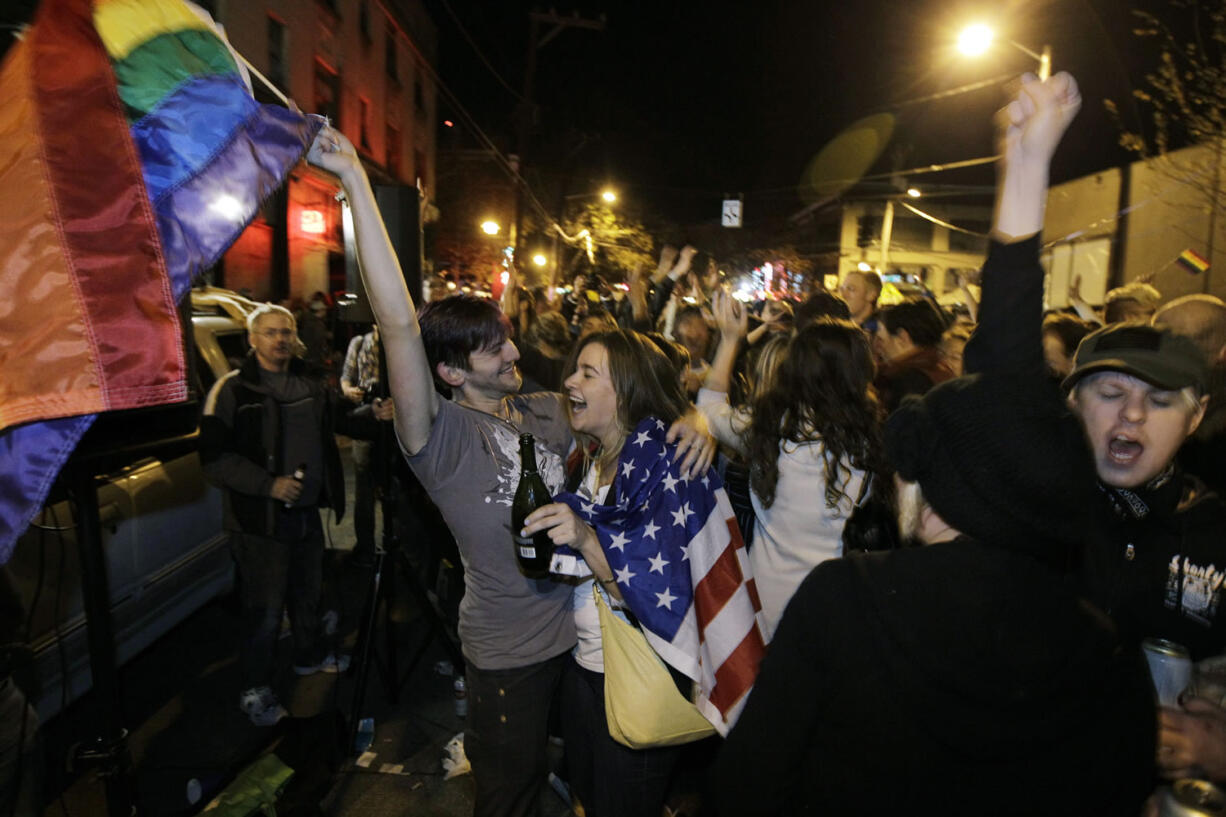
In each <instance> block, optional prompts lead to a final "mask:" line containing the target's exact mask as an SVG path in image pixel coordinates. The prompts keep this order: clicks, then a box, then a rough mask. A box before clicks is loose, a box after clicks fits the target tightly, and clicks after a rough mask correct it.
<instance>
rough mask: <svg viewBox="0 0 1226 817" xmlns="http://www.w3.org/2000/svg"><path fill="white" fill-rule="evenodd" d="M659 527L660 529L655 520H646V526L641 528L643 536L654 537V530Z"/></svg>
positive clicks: (646, 537)
mask: <svg viewBox="0 0 1226 817" xmlns="http://www.w3.org/2000/svg"><path fill="white" fill-rule="evenodd" d="M659 529H660V526H659V525H657V524H656V523H655V522H648V523H647V527H645V528H643V538H645V539H655V538H656V531H658V530H659Z"/></svg>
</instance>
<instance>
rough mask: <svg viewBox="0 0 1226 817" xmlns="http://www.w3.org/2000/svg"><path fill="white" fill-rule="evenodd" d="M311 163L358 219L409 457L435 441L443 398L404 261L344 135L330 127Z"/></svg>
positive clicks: (365, 274)
mask: <svg viewBox="0 0 1226 817" xmlns="http://www.w3.org/2000/svg"><path fill="white" fill-rule="evenodd" d="M307 161H309V162H310V163H311V164H313V165H316V166H318V167H321V168H323V169H324V170H327V171H328V172H330V173H333V174H334V175H336V176H337V177H338V178H340V180H341V184H342V185H343V186H344V188H345V195H346V197H347V198H348V199H349V207H350V210H351V212H352V215H353V226H354V232H355V234H356V236H357V244H358V258H359V261H360V267H361V270H362V282H363V283H364V284H365V285H366V292H367V294H368V295H369V296H370V305H371V308H372V309H373V310H374V313H375V320H376V321H377V322H378V324H379V332H380V337H381V341H382V343H383V348H384V351H385V353H386V355H387V372H388V381H389V382H388V385H389V386H390V387H391V396H392V400H393V401H394V404H395V410H396V433H397V434H398V435H399V437H400V442H401V444H402V445H403V446H404V447H405V450H406V451H407V452H408V453H409V454H416V453H417V452H418V451H420V450H421V449H422V448H423V447H424V446H425V444H426V442H427V441H428V440H429V439H430V429H431V428H432V427H433V425H434V418H435V417H436V416H437V415H438V407H439V396H438V394H437V393H436V392H435V391H434V382H433V380H432V378H431V376H430V362H429V361H428V360H427V359H426V347H425V346H424V345H423V344H422V339H421V327H419V326H418V324H417V312H416V311H415V310H414V309H413V301H412V300H411V299H410V298H409V291H408V288H407V287H405V284H404V276H403V275H402V274H401V271H400V262H399V260H397V258H396V253H395V251H394V250H393V249H392V244H391V242H390V241H389V240H388V237H387V231H386V230H385V229H384V227H383V220H382V219H381V218H380V217H379V207H378V205H377V204H376V203H375V195H374V192H373V191H372V190H371V189H370V181H369V180H368V179H367V178H366V171H365V170H363V169H362V164H361V162H360V161H359V160H358V156H357V152H356V151H355V150H354V149H353V145H352V144H350V142H349V140H348V139H346V138H345V137H344V135H342V134H341V133H340V132H339V131H336V130H334V129H333V128H331V127H325V128H324V129H323V130H321V131H320V132H319V135H318V136H317V137H315V143H314V144H313V145H311V149H310V151H308V152H307Z"/></svg>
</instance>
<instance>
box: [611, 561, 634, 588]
mask: <svg viewBox="0 0 1226 817" xmlns="http://www.w3.org/2000/svg"><path fill="white" fill-rule="evenodd" d="M613 575H614V576H616V577H617V583H618V584H624V585H626V586H627V587H629V586H630V580H631V579H633V578H634V577H635V576H637V575H638V574H637V573H631V572H630V565H626V566H625V567H623V568H622V569H621V570H615V571H614V572H613Z"/></svg>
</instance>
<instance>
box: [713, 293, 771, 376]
mask: <svg viewBox="0 0 1226 817" xmlns="http://www.w3.org/2000/svg"><path fill="white" fill-rule="evenodd" d="M711 311H712V312H714V313H715V325H716V327H718V328H719V348H718V349H716V350H715V360H713V361H711V368H710V369H708V370H707V379H706V382H705V383H704V384H703V385H704V386H706V387H707V388H708V389H710V390H711V391H718V392H727V391H728V387H729V385H730V384H731V382H732V367H733V366H734V365H735V364H736V355H737V352H738V351H739V350H740V347H741V338H743V337H745V331H746V327H747V324H748V320H749V316H748V314H747V311H746V309H745V308H744V307H743V306H741V305H740V304H739V303H737V302H736V299H735V298H733V297H732V295H731V294H729V293H727V292H725V291H724V290H722V289H717V290H715V292H714V293H713V294H712V296H711ZM764 325H765V324H764Z"/></svg>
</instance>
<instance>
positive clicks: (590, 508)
mask: <svg viewBox="0 0 1226 817" xmlns="http://www.w3.org/2000/svg"><path fill="white" fill-rule="evenodd" d="M580 506H581V507H582V508H583V515H584V516H586V517H588V518H589V519H591V517H592V514H594V513H596V505H595V504H594V503H592V502H581V503H580Z"/></svg>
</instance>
